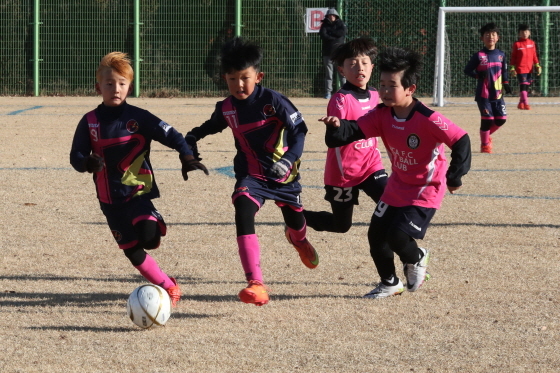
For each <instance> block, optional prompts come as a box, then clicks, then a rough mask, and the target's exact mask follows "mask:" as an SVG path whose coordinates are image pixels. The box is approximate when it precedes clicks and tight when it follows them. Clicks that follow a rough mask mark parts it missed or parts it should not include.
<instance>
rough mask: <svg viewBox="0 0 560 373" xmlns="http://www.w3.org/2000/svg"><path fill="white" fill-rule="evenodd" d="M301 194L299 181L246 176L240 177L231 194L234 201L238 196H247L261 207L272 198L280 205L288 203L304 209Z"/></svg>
mask: <svg viewBox="0 0 560 373" xmlns="http://www.w3.org/2000/svg"><path fill="white" fill-rule="evenodd" d="M300 194H301V184H300V183H299V182H298V181H292V182H291V183H288V184H280V183H276V182H273V181H266V180H260V179H257V178H254V177H252V176H246V177H244V178H242V179H238V180H237V182H236V183H235V190H234V191H233V194H232V195H231V199H232V202H234V201H235V200H236V198H237V197H240V196H247V197H248V198H249V199H250V200H252V201H253V202H255V204H256V205H257V206H259V209H260V208H261V207H262V206H263V205H264V203H265V201H266V200H267V199H270V200H273V201H274V202H275V203H276V205H278V206H280V207H282V206H286V205H288V206H290V207H291V208H292V209H293V210H295V211H302V210H303V205H302V204H301V197H300Z"/></svg>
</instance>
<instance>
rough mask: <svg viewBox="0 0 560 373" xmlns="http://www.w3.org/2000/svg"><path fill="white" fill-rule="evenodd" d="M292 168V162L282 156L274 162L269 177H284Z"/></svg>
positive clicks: (268, 173)
mask: <svg viewBox="0 0 560 373" xmlns="http://www.w3.org/2000/svg"><path fill="white" fill-rule="evenodd" d="M291 169H292V162H290V161H289V160H287V159H284V158H280V159H279V160H278V162H276V163H274V164H273V165H272V167H270V169H269V170H268V172H267V175H266V176H268V177H270V178H272V179H276V180H279V179H283V178H284V177H286V175H287V174H288V172H290V170H291Z"/></svg>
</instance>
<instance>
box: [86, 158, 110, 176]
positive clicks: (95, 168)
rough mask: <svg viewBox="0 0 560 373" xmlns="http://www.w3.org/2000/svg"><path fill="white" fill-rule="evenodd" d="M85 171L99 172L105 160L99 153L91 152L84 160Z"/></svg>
mask: <svg viewBox="0 0 560 373" xmlns="http://www.w3.org/2000/svg"><path fill="white" fill-rule="evenodd" d="M85 166H86V171H87V172H89V173H90V174H92V173H94V172H99V171H101V170H102V169H103V167H104V166H105V162H104V161H103V158H101V156H100V155H98V154H95V153H92V154H90V155H89V156H88V157H87V158H86V160H85Z"/></svg>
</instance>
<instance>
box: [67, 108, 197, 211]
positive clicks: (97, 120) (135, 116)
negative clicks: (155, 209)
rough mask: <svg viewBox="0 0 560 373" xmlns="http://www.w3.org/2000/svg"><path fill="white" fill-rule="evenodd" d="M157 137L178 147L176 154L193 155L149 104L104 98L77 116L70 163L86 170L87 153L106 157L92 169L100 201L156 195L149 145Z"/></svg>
mask: <svg viewBox="0 0 560 373" xmlns="http://www.w3.org/2000/svg"><path fill="white" fill-rule="evenodd" d="M152 140H156V141H158V142H160V143H162V144H163V145H166V146H168V147H170V148H172V149H175V150H177V151H178V152H179V153H180V155H187V154H190V155H192V152H191V150H190V149H189V147H188V145H187V144H186V142H185V139H184V138H183V136H182V135H181V134H180V133H179V132H178V131H177V130H175V129H174V128H173V127H171V126H170V125H169V124H167V123H165V122H164V121H162V120H161V119H159V118H158V117H156V116H155V115H153V114H151V113H150V112H148V111H147V110H144V109H140V108H138V107H136V106H132V105H129V104H127V103H124V104H122V105H120V106H117V107H108V106H105V105H103V104H101V105H99V106H98V107H97V109H95V110H93V111H91V112H89V113H87V114H86V115H84V117H83V118H82V119H81V120H80V122H79V124H78V127H77V128H76V132H75V134H74V141H73V142H72V150H71V152H70V163H71V164H72V166H73V167H74V169H76V171H79V172H85V171H86V168H85V164H84V161H85V159H86V158H87V157H88V156H89V155H90V154H91V153H97V154H99V155H100V156H101V157H102V158H103V161H104V162H105V165H106V167H103V170H102V171H101V172H96V173H94V174H93V180H94V182H95V186H96V189H97V197H98V199H99V201H100V202H103V203H106V204H119V203H124V202H128V201H130V200H131V199H133V198H135V197H139V196H142V197H143V198H148V199H152V198H158V197H159V190H158V187H157V185H156V182H155V179H154V175H153V171H152V165H151V164H150V145H151V142H152Z"/></svg>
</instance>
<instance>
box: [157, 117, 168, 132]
mask: <svg viewBox="0 0 560 373" xmlns="http://www.w3.org/2000/svg"><path fill="white" fill-rule="evenodd" d="M159 126H160V127H161V128H163V130H164V131H165V132H167V131H169V130H170V129H171V126H170V125H169V124H167V123H165V122H164V121H163V120H162V121H161V122H159Z"/></svg>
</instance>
